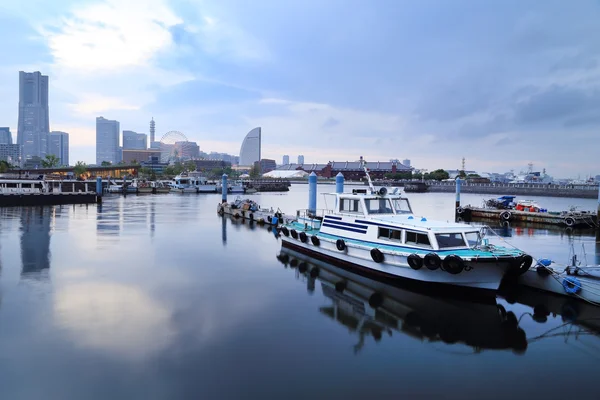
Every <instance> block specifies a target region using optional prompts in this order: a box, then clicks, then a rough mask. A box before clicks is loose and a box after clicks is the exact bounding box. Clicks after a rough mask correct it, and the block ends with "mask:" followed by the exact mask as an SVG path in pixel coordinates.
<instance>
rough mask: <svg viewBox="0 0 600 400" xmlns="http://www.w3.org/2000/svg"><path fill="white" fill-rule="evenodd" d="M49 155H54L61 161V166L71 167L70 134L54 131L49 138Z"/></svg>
mask: <svg viewBox="0 0 600 400" xmlns="http://www.w3.org/2000/svg"><path fill="white" fill-rule="evenodd" d="M48 154H54V155H55V156H56V157H58V159H59V160H60V165H63V166H68V165H69V134H68V133H66V132H59V131H52V132H50V135H49V136H48Z"/></svg>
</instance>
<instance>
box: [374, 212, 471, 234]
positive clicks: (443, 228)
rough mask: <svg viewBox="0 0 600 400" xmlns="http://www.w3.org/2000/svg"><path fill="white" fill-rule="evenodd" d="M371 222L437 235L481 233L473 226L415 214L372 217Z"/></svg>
mask: <svg viewBox="0 0 600 400" xmlns="http://www.w3.org/2000/svg"><path fill="white" fill-rule="evenodd" d="M369 221H373V222H381V224H389V225H396V224H397V225H401V226H399V228H400V227H402V228H410V227H414V228H416V229H420V230H429V231H433V232H436V233H451V232H476V231H479V228H477V227H474V226H471V225H466V224H459V223H456V222H447V221H439V220H432V219H427V218H425V217H420V216H416V215H414V214H395V215H391V214H390V215H370V216H369ZM390 227H391V226H390Z"/></svg>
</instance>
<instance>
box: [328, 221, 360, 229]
mask: <svg viewBox="0 0 600 400" xmlns="http://www.w3.org/2000/svg"><path fill="white" fill-rule="evenodd" d="M323 222H326V223H328V224H333V225H335V226H347V227H349V228H358V229H364V230H367V229H369V227H368V226H367V225H361V224H353V223H350V222H342V221H327V220H326V221H323Z"/></svg>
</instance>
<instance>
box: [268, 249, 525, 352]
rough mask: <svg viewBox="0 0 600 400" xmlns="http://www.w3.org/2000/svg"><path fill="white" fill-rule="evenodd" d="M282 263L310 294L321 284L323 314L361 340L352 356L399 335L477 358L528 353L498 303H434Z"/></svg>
mask: <svg viewBox="0 0 600 400" xmlns="http://www.w3.org/2000/svg"><path fill="white" fill-rule="evenodd" d="M278 259H279V261H281V262H282V263H284V264H285V265H286V266H288V265H289V267H291V268H295V270H296V274H297V276H298V277H300V278H302V279H306V284H307V290H308V291H309V292H312V291H313V290H314V288H315V282H316V281H317V280H318V281H319V283H320V286H321V290H322V292H323V295H324V296H325V297H327V298H328V299H329V300H330V301H331V304H329V305H327V306H323V307H321V308H319V312H320V313H321V314H323V315H324V316H326V317H328V318H331V319H332V320H334V321H336V322H338V323H340V324H342V325H344V326H345V327H346V328H347V329H348V330H349V332H351V333H353V334H355V335H356V336H358V338H357V342H356V344H355V345H354V348H353V351H354V352H359V351H360V350H361V349H362V348H363V346H364V345H365V338H366V337H368V336H372V337H373V339H374V340H375V341H376V342H378V341H380V340H382V338H383V337H386V336H388V337H391V336H394V335H395V334H402V335H409V336H412V337H414V338H417V339H419V340H421V341H427V342H429V343H445V344H457V343H461V344H463V345H466V346H468V347H470V348H471V349H472V351H473V352H474V353H479V352H481V351H483V350H489V349H494V350H501V349H509V350H512V351H513V352H515V353H517V354H521V353H523V352H525V350H526V349H527V339H526V335H525V331H524V330H523V329H522V328H520V327H519V325H518V323H517V318H516V316H515V314H514V313H513V312H510V311H509V312H507V311H506V310H505V309H504V308H503V307H502V306H501V305H499V304H497V302H496V301H494V300H489V299H488V300H487V301H481V302H472V301H466V300H461V299H455V298H447V297H446V298H442V297H433V296H429V295H427V294H424V293H422V292H417V291H412V290H407V289H403V288H400V287H396V286H393V285H391V284H389V283H385V282H383V281H378V280H374V279H372V278H370V277H365V276H361V275H357V274H355V273H352V272H350V271H348V270H345V269H342V268H339V267H336V266H333V265H331V264H328V263H324V262H321V261H318V260H314V259H311V258H309V257H307V256H304V255H302V254H300V253H297V252H295V251H293V250H288V249H282V251H281V253H280V254H279V256H278Z"/></svg>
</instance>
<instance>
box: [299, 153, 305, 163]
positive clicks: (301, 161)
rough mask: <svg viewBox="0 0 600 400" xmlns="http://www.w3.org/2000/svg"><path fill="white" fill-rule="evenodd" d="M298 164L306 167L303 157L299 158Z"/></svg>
mask: <svg viewBox="0 0 600 400" xmlns="http://www.w3.org/2000/svg"><path fill="white" fill-rule="evenodd" d="M298 164H300V165H304V156H303V155H299V156H298Z"/></svg>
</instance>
